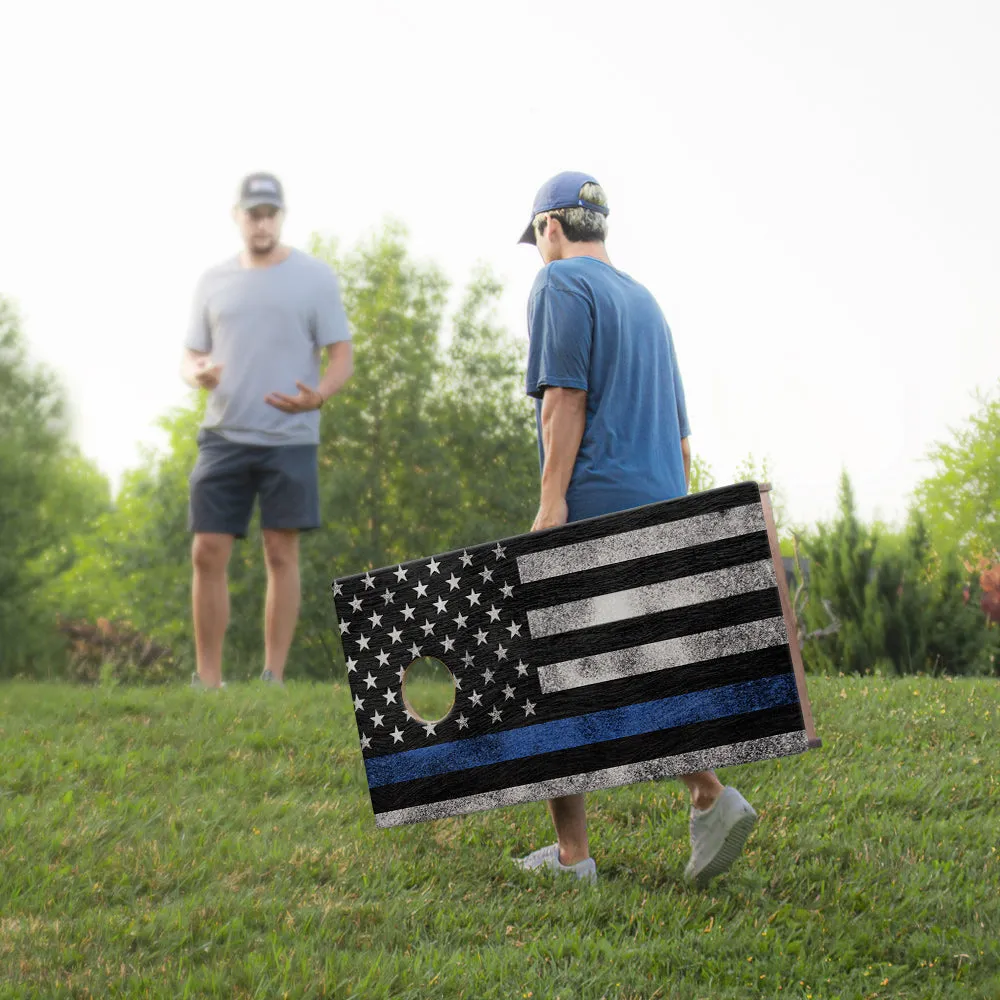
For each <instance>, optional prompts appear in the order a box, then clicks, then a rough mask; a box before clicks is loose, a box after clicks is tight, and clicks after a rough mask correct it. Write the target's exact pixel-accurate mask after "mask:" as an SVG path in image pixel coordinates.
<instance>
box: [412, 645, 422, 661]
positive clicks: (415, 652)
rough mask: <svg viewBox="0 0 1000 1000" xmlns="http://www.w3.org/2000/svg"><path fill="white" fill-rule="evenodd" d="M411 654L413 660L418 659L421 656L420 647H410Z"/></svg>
mask: <svg viewBox="0 0 1000 1000" xmlns="http://www.w3.org/2000/svg"><path fill="white" fill-rule="evenodd" d="M410 653H411V655H412V656H413V659H416V658H417V657H418V656H419V655H420V647H419V646H418V645H417V644H416V643H414V644H413V645H412V646H410Z"/></svg>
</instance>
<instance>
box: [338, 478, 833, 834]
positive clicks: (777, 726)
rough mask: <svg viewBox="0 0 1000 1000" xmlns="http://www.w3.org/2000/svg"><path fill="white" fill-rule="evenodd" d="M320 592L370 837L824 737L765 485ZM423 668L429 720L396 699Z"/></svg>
mask: <svg viewBox="0 0 1000 1000" xmlns="http://www.w3.org/2000/svg"><path fill="white" fill-rule="evenodd" d="M332 587H333V591H334V602H335V605H336V611H337V618H338V625H339V629H340V634H341V641H342V642H343V647H344V656H345V659H346V662H347V671H348V680H349V683H350V689H351V695H352V697H353V700H354V709H355V717H356V721H357V726H358V737H359V741H360V746H361V754H362V757H363V759H364V764H365V771H366V774H367V778H368V788H369V793H370V796H371V804H372V809H373V811H374V814H375V822H376V825H377V826H378V827H391V826H397V825H400V824H405V823H416V822H424V821H428V820H434V819H440V818H443V817H446V816H453V815H460V814H464V813H470V812H476V811H480V810H484V809H493V808H498V807H503V806H510V805H514V804H517V803H524V802H532V801H537V800H541V799H547V798H551V797H553V796H560V795H568V794H573V793H577V792H588V791H594V790H596V789H602V788H613V787H616V786H620V785H625V784H631V783H634V782H640V781H649V780H658V779H663V778H670V777H677V776H679V775H681V774H686V773H691V772H693V771H700V770H705V769H707V768H718V767H731V766H733V765H737V764H744V763H749V762H751V761H759V760H766V759H771V758H777V757H783V756H787V755H791V754H798V753H802V752H804V751H806V750H807V749H809V748H810V747H811V746H813V747H815V746H819V745H820V740H819V739H818V738H817V736H816V732H815V727H814V724H813V719H812V712H811V709H810V706H809V700H808V695H807V692H806V684H805V674H804V671H803V669H802V660H801V655H800V651H799V648H798V643H797V638H796V627H795V620H794V616H793V611H792V607H791V604H790V602H789V599H788V592H787V587H786V584H785V577H784V570H783V567H782V563H781V556H780V552H779V548H778V540H777V535H776V532H775V527H774V520H773V516H772V512H771V506H770V501H769V496H768V487H767V486H766V485H761V484H758V483H739V484H736V485H734V486H727V487H723V488H721V489H714V490H709V491H706V492H704V493H698V494H695V495H693V496H687V497H682V498H679V499H676V500H669V501H665V502H663V503H656V504H651V505H648V506H644V507H637V508H634V509H632V510H628V511H623V512H621V513H617V514H609V515H606V516H603V517H596V518H592V519H590V520H587V521H578V522H575V523H572V524H567V525H564V526H562V527H559V528H552V529H549V530H546V531H540V532H533V533H527V534H522V535H517V536H515V537H512V538H505V539H501V540H499V541H492V542H487V543H484V544H481V545H475V546H471V547H469V548H467V549H462V550H456V551H453V552H446V553H442V554H438V555H434V556H429V557H427V558H424V559H416V560H412V561H410V562H405V563H402V564H401V565H398V566H387V567H384V568H381V569H373V570H371V571H369V572H366V573H361V574H356V575H354V576H346V577H341V578H338V579H337V580H335V581H334V582H333V584H332ZM426 657H434V658H436V659H437V660H440V661H441V662H442V663H443V664H444V665H445V666H446V667H447V668H448V670H449V671H450V672H451V675H452V680H453V683H454V687H455V702H454V705H453V706H452V708H451V710H450V711H449V712H448V714H447V715H446V716H445V717H444V718H443V719H440V720H438V721H433V720H427V719H422V718H421V717H420V716H419V715H418V714H417V713H416V712H415V711H414V710H413V709H412V707H411V706H410V705H409V703H408V701H407V700H406V699H405V698H404V691H403V687H404V684H403V682H404V677H405V676H406V671H407V669H408V667H409V666H410V665H411V664H412V663H414V662H415V661H418V660H420V659H421V658H426Z"/></svg>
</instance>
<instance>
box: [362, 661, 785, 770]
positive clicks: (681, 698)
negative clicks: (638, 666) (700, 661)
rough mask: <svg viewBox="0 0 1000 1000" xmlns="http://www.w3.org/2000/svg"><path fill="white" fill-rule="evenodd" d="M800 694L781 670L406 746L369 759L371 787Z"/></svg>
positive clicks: (773, 703)
mask: <svg viewBox="0 0 1000 1000" xmlns="http://www.w3.org/2000/svg"><path fill="white" fill-rule="evenodd" d="M797 699H798V690H797V688H796V686H795V678H794V676H792V675H791V674H780V675H778V676H777V677H764V678H761V679H760V680H755V681H741V682H739V683H737V684H729V685H727V686H725V687H720V688H711V689H709V690H706V691H692V692H690V693H689V694H681V695H674V696H673V697H671V698H660V699H658V700H656V701H647V702H642V703H641V704H638V705H626V706H624V707H622V708H611V709H605V710H603V711H600V712H590V713H587V714H586V715H576V716H573V717H572V718H568V719H558V720H556V721H553V722H542V723H539V724H538V725H536V726H524V727H523V728H521V729H509V730H506V731H504V732H499V733H490V734H488V735H486V736H473V737H470V738H469V739H465V740H455V741H453V742H451V743H439V744H437V745H435V746H430V747H421V748H419V749H417V750H403V751H401V752H400V753H396V754H390V755H388V756H385V757H373V758H371V759H369V760H367V761H365V770H366V771H367V772H368V785H369V787H370V788H378V787H380V786H382V785H394V784H396V783H397V782H400V781H411V780H413V779H414V778H429V777H433V776H434V775H438V774H451V773H453V772H455V771H464V770H466V769H467V768H471V767H482V766H484V765H486V764H501V763H503V762H505V761H509V760H518V759H519V758H522V757H534V756H536V755H538V754H545V753H552V752H554V751H556V750H571V749H573V748H574V747H584V746H589V745H591V744H594V743H602V742H604V741H606V740H617V739H623V738H625V737H628V736H640V735H642V734H643V733H655V732H659V731H660V730H662V729H672V728H673V727H674V726H686V725H690V724H691V723H697V722H711V721H713V720H714V719H723V718H725V717H726V716H729V715H740V714H741V713H743V712H758V711H761V710H763V709H767V708H777V707H778V706H779V705H787V704H790V703H791V702H794V701H796V700H797Z"/></svg>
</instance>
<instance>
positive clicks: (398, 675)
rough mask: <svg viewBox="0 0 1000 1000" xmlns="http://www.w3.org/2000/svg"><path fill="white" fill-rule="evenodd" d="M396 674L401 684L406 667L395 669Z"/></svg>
mask: <svg viewBox="0 0 1000 1000" xmlns="http://www.w3.org/2000/svg"><path fill="white" fill-rule="evenodd" d="M396 676H397V677H398V678H399V683H400V684H402V683H403V678H404V677H405V676H406V667H400V668H399V670H397V671H396Z"/></svg>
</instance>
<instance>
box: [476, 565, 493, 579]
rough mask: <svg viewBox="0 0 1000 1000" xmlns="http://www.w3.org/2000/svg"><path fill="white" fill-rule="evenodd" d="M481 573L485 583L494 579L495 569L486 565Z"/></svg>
mask: <svg viewBox="0 0 1000 1000" xmlns="http://www.w3.org/2000/svg"><path fill="white" fill-rule="evenodd" d="M479 575H480V576H481V577H482V578H483V583H489V582H490V580H492V579H493V570H491V569H486V568H485V567H484V569H483V571H482V573H480V574H479Z"/></svg>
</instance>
